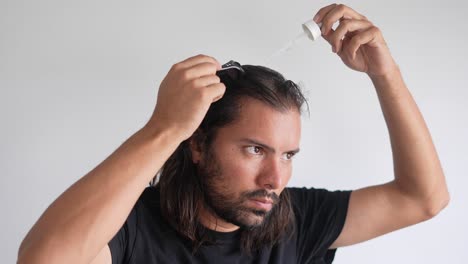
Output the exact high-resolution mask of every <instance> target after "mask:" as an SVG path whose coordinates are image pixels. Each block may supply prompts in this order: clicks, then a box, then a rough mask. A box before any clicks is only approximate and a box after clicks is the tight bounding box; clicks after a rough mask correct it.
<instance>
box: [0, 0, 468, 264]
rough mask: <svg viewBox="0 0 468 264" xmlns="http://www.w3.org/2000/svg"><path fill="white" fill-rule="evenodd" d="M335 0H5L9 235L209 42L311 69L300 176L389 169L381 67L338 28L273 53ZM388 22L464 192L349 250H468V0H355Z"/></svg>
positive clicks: (114, 139) (467, 254)
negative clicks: (350, 45) (354, 64)
mask: <svg viewBox="0 0 468 264" xmlns="http://www.w3.org/2000/svg"><path fill="white" fill-rule="evenodd" d="M330 3H331V2H329V1H304V0H302V1H239V0H237V1H215V0H210V1H143V0H140V1H109V0H103V1H57V0H55V1H32V0H29V1H13V0H11V1H5V0H0V89H1V93H0V120H1V129H0V140H1V141H0V146H1V148H0V168H1V172H2V175H1V177H0V188H1V189H0V198H1V213H2V216H1V218H0V219H1V220H0V221H1V226H2V228H3V231H2V235H1V236H0V248H1V252H2V256H3V257H2V259H4V260H3V261H2V263H14V262H15V261H16V255H17V250H18V247H19V244H20V242H21V240H22V239H23V237H24V236H25V235H26V233H27V231H28V230H29V229H30V228H31V227H32V225H33V224H34V222H35V221H36V220H37V219H38V218H39V216H40V215H41V214H42V212H44V210H45V209H46V208H47V206H48V205H50V204H51V203H52V202H53V201H54V200H55V199H56V198H57V197H58V196H59V195H60V194H61V193H62V192H63V191H64V190H65V189H66V188H68V187H69V186H70V185H71V184H72V183H74V182H75V181H77V180H78V179H79V178H80V177H82V176H83V175H85V174H86V173H87V172H89V171H90V170H92V169H93V168H94V167H95V166H96V165H98V164H99V163H100V162H101V161H103V160H104V159H105V158H106V157H107V156H108V155H110V154H111V153H112V152H113V151H114V150H115V149H116V148H117V147H118V146H119V145H120V144H122V143H123V142H124V141H125V140H126V139H127V138H128V137H129V136H130V135H132V134H133V133H134V132H136V131H137V130H138V129H139V128H141V127H142V126H143V125H144V124H145V122H146V121H147V120H148V118H149V117H150V115H151V113H152V111H153V109H154V104H155V101H156V95H157V91H158V87H159V83H160V82H161V80H162V79H163V78H164V76H165V75H166V73H167V71H168V70H169V68H170V67H171V66H172V64H174V63H176V62H178V61H180V60H183V59H185V58H187V57H190V56H193V55H196V54H199V53H203V54H207V55H211V56H214V57H215V58H217V59H218V60H219V61H220V62H221V63H224V62H227V61H228V60H230V59H234V60H237V61H239V62H240V63H242V64H260V65H266V66H269V67H271V68H273V69H276V70H278V71H280V72H282V73H283V74H284V75H285V76H286V77H287V78H289V79H292V80H294V81H296V82H301V83H302V84H303V86H304V89H305V92H306V95H307V96H308V99H309V105H310V112H311V114H310V117H307V116H305V117H304V119H303V131H302V142H301V153H300V154H299V155H298V156H297V159H296V160H295V161H294V162H295V163H294V174H293V178H292V180H291V181H290V183H289V185H290V186H314V187H324V188H328V189H331V190H333V189H356V188H360V187H364V186H368V185H374V184H379V183H384V182H387V181H390V180H391V179H392V177H393V164H392V155H391V148H390V142H389V136H388V132H387V127H386V125H385V121H384V119H383V115H382V112H381V109H380V105H379V102H378V99H377V96H376V93H375V90H374V87H373V86H372V83H371V82H370V80H369V78H368V77H367V76H366V75H365V74H363V73H359V72H355V71H353V70H351V69H349V68H347V67H346V66H345V65H344V64H343V63H342V62H341V60H340V59H339V57H338V56H337V55H336V54H334V53H332V51H331V47H330V45H329V44H328V43H327V42H326V41H325V40H324V39H319V40H317V41H316V42H311V41H302V42H300V43H298V45H296V46H295V47H294V48H292V49H291V50H289V51H288V52H287V53H285V54H283V55H282V56H279V57H276V58H274V59H273V60H271V61H269V62H268V63H267V64H265V62H266V58H268V57H269V56H270V55H271V54H272V53H274V52H275V51H276V50H278V49H280V48H281V47H283V46H284V44H286V43H287V42H288V41H290V40H291V39H293V38H294V37H295V36H297V35H298V34H299V33H300V32H301V23H302V22H304V21H306V20H308V19H310V18H312V17H313V15H314V14H315V13H316V12H317V11H318V9H319V8H321V7H322V6H324V5H327V4H330ZM342 3H344V4H346V5H349V6H350V7H352V8H353V9H355V10H356V11H358V12H360V13H361V14H364V15H365V16H367V17H368V18H369V19H370V20H371V21H372V22H373V23H374V24H375V25H377V26H378V27H379V28H380V29H381V30H382V32H383V35H384V37H385V39H386V41H387V43H388V46H389V47H390V50H391V52H392V54H393V56H394V58H395V60H396V61H397V63H398V64H399V66H400V68H401V71H402V73H403V77H404V79H405V81H406V84H407V85H408V88H409V89H410V91H411V93H412V94H413V97H414V99H415V100H416V102H417V104H418V106H419V108H420V110H421V112H422V114H423V116H424V118H425V120H426V122H427V125H428V127H429V129H430V131H431V134H432V138H433V140H434V143H435V145H436V148H437V150H438V154H439V157H440V160H441V162H442V165H443V168H444V171H445V175H446V177H447V181H448V185H449V189H450V193H451V203H450V205H449V206H448V207H447V208H446V209H445V210H444V211H442V212H441V213H440V214H439V215H438V216H437V217H436V218H434V219H432V220H430V221H427V222H424V223H421V224H418V225H416V226H413V227H410V228H405V229H403V230H400V231H397V232H394V233H391V234H388V235H386V236H383V237H380V238H377V239H374V240H371V241H368V242H364V243H361V244H358V245H355V246H350V247H346V248H342V249H339V250H338V253H337V256H336V261H335V263H382V264H383V263H466V259H468V251H467V250H466V249H465V247H466V246H467V245H468V239H467V237H466V236H467V235H468V228H467V225H466V223H468V214H467V207H466V203H467V202H468V194H467V193H468V192H467V191H466V190H465V189H466V185H467V184H468V180H467V176H468V175H467V173H466V172H467V170H466V165H467V164H468V154H467V153H466V147H467V146H468V144H467V143H468V140H467V138H466V135H468V125H467V113H468V106H467V104H466V102H467V99H468V91H467V88H468V86H467V84H468V77H467V75H468V63H467V61H466V60H467V58H468V56H467V55H468V51H467V48H466V47H467V37H466V32H467V31H466V27H465V25H467V24H468V16H467V15H466V12H467V10H468V8H467V3H466V2H464V1H456V0H447V1H403V0H394V1H383V0H378V1H375V0H374V1H345V2H342Z"/></svg>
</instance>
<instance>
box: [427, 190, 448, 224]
mask: <svg viewBox="0 0 468 264" xmlns="http://www.w3.org/2000/svg"><path fill="white" fill-rule="evenodd" d="M449 202H450V194H449V193H448V191H445V192H444V194H442V195H439V197H438V198H437V199H433V201H431V202H430V203H428V204H426V206H424V215H425V219H426V220H428V219H431V218H433V217H435V216H437V215H438V214H439V213H440V212H441V211H442V210H443V209H444V208H445V207H447V205H448V204H449Z"/></svg>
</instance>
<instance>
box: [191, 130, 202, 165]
mask: <svg viewBox="0 0 468 264" xmlns="http://www.w3.org/2000/svg"><path fill="white" fill-rule="evenodd" d="M204 138H205V134H204V133H203V131H202V130H201V129H200V128H198V129H197V130H196V131H195V132H194V133H193V135H192V136H191V137H190V139H189V147H190V153H191V154H192V162H193V163H194V164H198V163H199V162H200V160H201V158H202V153H203V147H202V146H203V142H204Z"/></svg>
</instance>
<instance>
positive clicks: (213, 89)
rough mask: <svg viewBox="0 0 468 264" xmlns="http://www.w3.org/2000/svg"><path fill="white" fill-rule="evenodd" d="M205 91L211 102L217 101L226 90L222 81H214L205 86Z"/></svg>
mask: <svg viewBox="0 0 468 264" xmlns="http://www.w3.org/2000/svg"><path fill="white" fill-rule="evenodd" d="M206 88H207V89H206V92H207V93H208V94H209V95H208V96H209V97H210V98H212V101H211V102H212V103H214V102H216V101H218V100H219V99H221V98H222V97H223V95H224V92H225V91H226V86H225V85H224V83H221V82H220V83H215V84H211V85H209V86H207V87H206Z"/></svg>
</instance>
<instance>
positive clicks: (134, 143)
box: [18, 55, 225, 264]
mask: <svg viewBox="0 0 468 264" xmlns="http://www.w3.org/2000/svg"><path fill="white" fill-rule="evenodd" d="M219 68H220V65H219V63H218V62H217V61H216V60H215V59H213V58H211V57H208V56H202V55H199V56H195V57H192V58H189V59H187V60H185V61H183V62H180V63H178V64H175V65H174V66H173V67H172V68H171V70H170V71H169V73H168V75H167V76H166V78H165V79H164V80H163V82H162V83H161V86H160V88H159V93H158V100H157V104H156V108H155V111H154V113H153V115H152V117H151V118H150V121H149V122H148V123H147V124H146V125H145V126H144V128H142V129H141V130H139V131H138V132H137V133H135V134H134V135H133V136H131V137H130V138H129V139H128V140H127V141H126V142H124V143H123V144H122V145H121V146H120V147H119V148H118V149H117V150H116V151H115V152H114V153H112V154H111V155H110V156H109V157H108V158H107V159H106V160H104V161H103V162H102V163H101V164H99V165H98V166H97V167H96V168H94V169H93V170H92V171H90V172H89V173H88V174H86V175H85V176H84V177H82V178H81V179H80V180H79V181H77V182H76V183H74V184H73V185H72V186H71V187H70V188H69V189H67V190H66V191H65V192H64V193H63V194H62V195H60V197H58V198H57V200H55V201H54V202H53V203H52V204H51V205H50V206H49V207H48V208H47V210H46V211H45V212H44V213H43V215H42V216H41V217H40V218H39V220H38V221H37V222H36V223H35V224H34V226H33V227H32V229H31V230H30V231H29V233H28V234H27V235H26V237H25V238H24V240H23V242H22V243H21V246H20V249H19V252H18V263H28V264H30V263H47V264H54V263H60V264H63V263H90V262H91V261H92V260H93V259H94V258H95V257H96V256H97V255H98V253H100V252H101V253H100V254H99V256H101V254H102V252H105V249H106V248H105V247H107V243H108V242H109V241H110V240H111V239H112V237H113V236H114V235H115V234H116V233H117V231H118V230H119V228H120V227H121V226H122V224H123V223H124V222H125V220H126V219H127V217H128V214H129V213H130V211H131V209H132V208H133V206H134V204H135V203H136V201H137V199H138V197H139V196H140V195H141V193H142V192H143V190H144V189H145V187H146V186H148V183H149V182H150V180H151V179H152V178H153V177H154V175H155V174H156V173H157V171H158V170H159V169H160V168H161V167H162V165H163V164H164V162H165V161H166V160H167V159H168V158H169V156H170V155H171V154H172V153H173V152H174V150H175V149H176V148H177V146H178V145H179V144H180V142H182V141H183V140H185V139H187V138H188V137H190V136H191V134H192V133H193V132H194V131H195V129H196V128H197V127H198V126H199V124H200V123H201V121H202V119H203V117H204V116H205V114H206V111H207V110H208V108H209V106H210V104H211V103H212V102H213V101H215V100H217V99H218V98H220V97H221V96H222V95H223V94H224V90H225V87H224V84H222V83H220V81H219V78H218V77H217V76H216V75H215V74H216V70H217V69H219ZM105 256H107V258H108V257H109V255H105ZM107 260H108V259H107Z"/></svg>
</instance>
